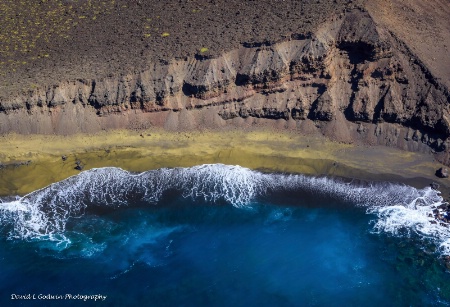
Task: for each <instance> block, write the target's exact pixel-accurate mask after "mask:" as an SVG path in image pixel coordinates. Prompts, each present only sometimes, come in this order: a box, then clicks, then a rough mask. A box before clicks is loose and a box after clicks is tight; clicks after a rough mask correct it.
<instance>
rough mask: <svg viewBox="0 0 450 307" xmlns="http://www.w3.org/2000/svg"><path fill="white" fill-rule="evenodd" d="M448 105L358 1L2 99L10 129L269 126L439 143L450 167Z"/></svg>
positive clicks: (4, 127)
mask: <svg viewBox="0 0 450 307" xmlns="http://www.w3.org/2000/svg"><path fill="white" fill-rule="evenodd" d="M449 103H450V94H449V91H448V89H447V88H446V87H445V86H444V85H442V84H440V83H439V82H438V80H437V79H436V78H434V77H433V75H432V74H431V73H430V72H429V70H428V69H427V67H426V66H425V65H424V64H423V63H422V62H421V61H420V60H419V59H418V58H417V57H415V56H414V54H413V53H412V52H411V50H409V49H408V47H407V46H406V45H405V44H404V43H402V42H401V41H400V40H399V39H397V38H396V37H395V36H394V35H393V34H392V33H390V32H389V30H388V29H384V28H382V27H379V26H377V24H375V22H374V21H373V19H372V18H371V16H370V15H369V14H368V13H367V12H366V11H364V10H359V9H358V10H352V11H349V12H346V13H345V14H341V15H340V16H335V17H334V18H332V19H331V20H329V21H328V22H327V23H325V24H323V25H322V26H321V27H320V28H319V29H317V31H315V32H314V33H309V34H307V35H295V34H294V35H291V36H290V37H286V38H285V39H283V40H282V41H280V42H278V43H276V44H268V43H260V44H255V43H252V44H244V45H243V46H242V47H241V48H240V49H237V50H232V51H230V52H227V53H225V54H223V55H222V56H220V57H218V58H207V57H203V56H201V55H200V54H199V55H198V56H197V57H196V58H186V59H184V60H173V61H170V62H164V63H158V64H152V65H149V68H148V69H145V70H143V71H142V72H140V73H138V74H129V75H121V76H111V77H109V78H106V79H102V80H75V81H67V82H63V83H61V84H58V85H54V86H50V87H48V88H45V89H44V88H41V89H36V90H34V91H32V92H30V93H27V94H20V95H17V96H16V97H11V98H10V99H7V100H4V101H1V102H0V134H4V133H8V132H13V131H15V132H19V133H61V134H70V133H76V132H95V131H98V130H101V129H110V128H149V127H151V126H164V127H165V128H167V129H178V130H183V129H195V128H198V127H205V126H206V127H211V128H213V127H222V126H226V125H231V126H240V125H252V124H255V123H261V124H264V125H271V126H273V125H275V126H276V127H281V128H287V129H298V130H300V131H302V132H304V133H322V134H324V135H326V136H328V137H330V138H333V139H335V140H337V141H344V142H357V143H361V144H383V145H389V146H397V147H400V148H403V149H406V150H413V151H430V150H432V151H433V152H436V154H437V157H438V159H439V160H440V161H442V162H444V163H445V164H449V163H450V159H449V154H448V153H449V150H450V147H449V145H450V144H449V140H448V137H449V134H450V114H449Z"/></svg>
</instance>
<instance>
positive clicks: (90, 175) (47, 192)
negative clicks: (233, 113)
mask: <svg viewBox="0 0 450 307" xmlns="http://www.w3.org/2000/svg"><path fill="white" fill-rule="evenodd" d="M171 191H177V192H178V193H181V194H182V195H183V197H186V198H192V199H193V200H204V201H207V202H226V203H228V204H231V205H233V206H235V207H245V206H250V205H251V204H252V203H254V202H256V200H257V198H258V197H263V196H270V195H271V193H275V192H276V193H279V192H284V191H287V192H288V191H305V192H309V193H312V194H313V195H316V194H317V195H323V196H327V197H332V198H335V199H338V200H341V201H345V202H350V203H352V204H354V205H357V206H363V207H366V208H367V212H368V213H370V214H375V215H376V216H377V219H376V220H375V222H374V232H384V233H389V234H391V235H395V236H405V235H406V236H410V235H412V234H417V235H419V237H421V238H422V239H424V240H428V239H430V240H432V241H434V242H435V243H436V244H437V246H438V247H439V250H440V252H441V253H442V254H444V255H450V231H449V228H447V226H448V225H446V224H444V223H439V222H436V221H435V219H434V217H432V216H433V210H436V209H437V208H438V207H439V206H440V205H442V204H443V199H442V197H441V196H440V194H439V192H438V191H435V190H433V189H431V188H429V187H427V188H424V189H416V188H413V187H411V186H407V185H402V184H394V183H355V182H345V181H342V180H339V179H331V178H326V177H310V176H305V175H294V174H290V175H289V174H267V173H261V172H258V171H253V170H250V169H247V168H243V167H240V166H230V165H223V164H209V165H200V166H195V167H190V168H173V169H167V168H162V169H158V170H152V171H147V172H143V173H139V174H135V173H130V172H127V171H125V170H122V169H120V168H99V169H92V170H89V171H85V172H81V173H80V174H78V175H76V176H72V177H70V178H68V179H66V180H63V181H61V182H57V183H54V184H52V185H50V186H48V187H45V188H43V189H40V190H37V191H34V192H32V193H30V194H27V195H25V196H23V197H20V198H19V197H17V198H15V199H3V200H1V199H0V227H1V229H0V230H1V231H2V233H3V234H6V236H7V238H8V239H21V240H36V239H37V240H55V241H61V240H63V239H64V233H65V231H66V226H67V223H68V221H69V219H73V218H79V217H81V216H83V215H84V214H85V212H86V211H89V210H92V209H93V208H99V207H100V208H104V207H120V206H127V205H129V204H135V203H141V204H158V201H159V200H160V199H161V197H162V196H163V194H164V193H169V192H171Z"/></svg>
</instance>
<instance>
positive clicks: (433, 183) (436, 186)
mask: <svg viewBox="0 0 450 307" xmlns="http://www.w3.org/2000/svg"><path fill="white" fill-rule="evenodd" d="M430 187H431V188H432V189H433V190H439V187H440V185H439V183H436V182H432V183H430Z"/></svg>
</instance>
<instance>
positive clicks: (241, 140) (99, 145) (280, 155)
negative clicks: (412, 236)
mask: <svg viewBox="0 0 450 307" xmlns="http://www.w3.org/2000/svg"><path fill="white" fill-rule="evenodd" d="M0 140H1V142H2V147H1V148H0V196H13V195H20V196H22V195H25V194H27V193H30V192H32V191H35V190H37V189H40V188H43V187H45V186H47V185H49V184H52V183H54V182H57V181H61V180H63V179H66V178H68V177H70V176H73V175H76V174H78V173H79V172H80V171H79V170H77V169H75V167H76V166H77V164H76V162H77V161H78V162H79V164H80V165H81V166H82V170H88V169H92V168H99V167H108V166H111V167H120V168H122V169H125V170H127V171H131V172H143V171H147V170H152V169H158V168H164V167H168V168H172V167H190V166H194V165H199V164H213V163H223V164H233V165H240V166H242V167H247V168H250V169H254V170H260V171H264V172H281V173H301V174H305V175H316V176H330V177H341V178H348V179H356V180H364V181H390V182H400V183H404V184H408V185H411V186H414V187H416V188H424V187H426V186H429V185H430V184H431V183H432V182H436V183H438V184H439V185H440V188H439V190H440V191H441V192H442V196H443V197H444V198H446V196H447V195H448V194H449V192H450V187H449V184H448V183H447V182H446V179H441V178H437V177H436V176H435V175H434V172H435V171H436V169H438V168H440V167H442V164H440V163H438V162H436V161H434V158H433V155H431V154H422V153H413V152H407V151H402V150H399V149H395V148H389V147H384V146H370V147H369V146H356V145H351V144H344V143H337V142H333V141H330V140H328V139H326V138H325V137H317V136H305V135H302V134H299V133H295V132H293V131H274V130H268V129H254V130H248V131H243V130H226V131H223V130H207V131H191V132H168V131H164V130H162V129H161V130H142V131H132V130H111V131H103V132H101V133H96V134H89V135H88V134H80V135H71V136H57V135H17V134H9V135H3V136H0ZM63 156H64V157H65V160H63V158H62V157H63Z"/></svg>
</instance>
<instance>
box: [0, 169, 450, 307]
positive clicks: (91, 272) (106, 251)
mask: <svg viewBox="0 0 450 307" xmlns="http://www.w3.org/2000/svg"><path fill="white" fill-rule="evenodd" d="M442 203H443V199H442V197H441V195H440V194H439V192H438V191H435V190H433V189H431V188H430V187H424V188H423V189H416V188H413V187H410V186H407V185H403V184H398V183H388V182H363V181H356V180H347V179H337V178H327V177H311V176H304V175H296V174H281V173H263V172H258V171H253V170H250V169H246V168H243V167H240V166H230V165H223V164H211V165H200V166H195V167H191V168H173V169H158V170H150V171H147V172H144V173H139V174H136V173H130V172H127V171H124V170H122V169H119V168H100V169H92V170H88V171H84V172H81V173H80V174H79V175H76V176H73V177H70V178H68V179H66V180H64V181H61V182H58V183H54V184H52V185H50V186H48V187H45V188H43V189H41V190H37V191H34V192H32V193H30V194H28V195H25V196H23V197H14V196H11V197H4V198H2V199H0V223H1V224H0V234H1V238H0V267H1V274H0V289H1V290H0V305H1V306H17V305H25V306H27V305H36V306H42V305H45V306H47V305H67V306H71V305H86V304H88V305H98V304H102V305H108V306H134V305H144V306H447V305H450V273H449V270H448V269H447V266H446V263H445V261H444V260H443V259H444V257H445V256H447V255H450V230H449V228H448V227H447V225H444V224H442V225H441V224H439V223H432V221H433V218H432V217H429V215H430V214H432V211H433V210H434V209H435V208H436V207H438V206H439V205H441V204H442Z"/></svg>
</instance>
